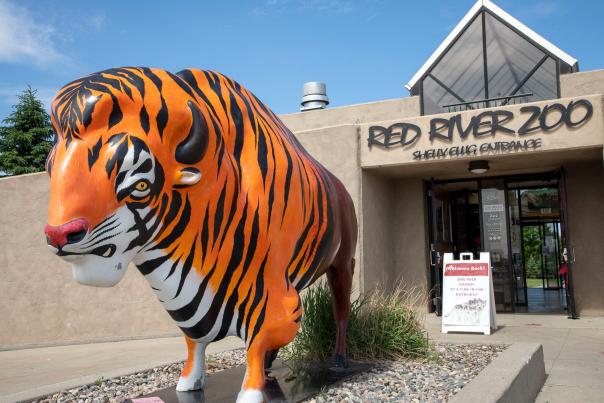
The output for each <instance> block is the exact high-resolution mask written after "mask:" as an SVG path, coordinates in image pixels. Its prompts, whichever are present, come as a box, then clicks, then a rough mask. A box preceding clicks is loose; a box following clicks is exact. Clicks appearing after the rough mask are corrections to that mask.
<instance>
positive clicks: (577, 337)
mask: <svg viewBox="0 0 604 403" xmlns="http://www.w3.org/2000/svg"><path fill="white" fill-rule="evenodd" d="M425 325H426V328H427V330H428V332H429V335H430V337H431V338H432V339H433V340H440V341H446V342H452V343H506V344H507V343H513V342H517V341H530V342H536V343H541V344H542V345H543V353H544V359H545V371H546V372H547V378H546V380H545V385H544V386H543V389H542V390H541V393H540V394H539V396H538V397H537V402H539V403H545V402H551V403H554V402H564V403H567V402H603V401H604V317H584V318H581V319H579V320H570V319H567V318H566V317H565V316H562V315H530V314H526V315H505V314H503V315H502V314H499V315H497V325H498V326H499V329H498V330H497V331H496V332H494V333H493V334H491V335H490V336H484V335H478V334H461V333H456V334H443V333H441V329H440V326H441V322H440V318H438V317H436V316H435V315H433V314H430V315H427V316H426V319H425Z"/></svg>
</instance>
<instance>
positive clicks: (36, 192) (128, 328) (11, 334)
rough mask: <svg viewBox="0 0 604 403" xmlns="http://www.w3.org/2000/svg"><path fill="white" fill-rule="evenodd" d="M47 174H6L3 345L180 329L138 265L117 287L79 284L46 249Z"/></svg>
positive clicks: (0, 286)
mask: <svg viewBox="0 0 604 403" xmlns="http://www.w3.org/2000/svg"><path fill="white" fill-rule="evenodd" d="M48 195H49V180H48V175H46V173H40V174H32V175H22V176H17V177H10V178H3V179H0V199H1V200H2V203H0V245H2V247H1V248H0V268H1V270H2V277H3V278H2V281H0V318H2V325H1V326H0V349H7V348H16V347H19V346H31V345H48V344H67V343H73V342H87V341H95V340H119V339H124V338H132V337H156V336H164V335H176V334H180V331H179V330H178V329H177V328H176V326H175V325H174V323H173V321H172V319H171V318H170V317H169V316H168V314H167V313H166V311H165V310H164V309H163V307H162V306H161V304H160V303H159V302H158V301H157V299H156V298H155V295H153V292H152V291H151V287H149V285H148V284H147V281H146V280H145V279H144V278H143V276H141V275H140V273H138V271H137V270H136V268H135V267H132V266H131V267H129V269H128V273H127V274H126V276H125V277H124V279H123V280H122V281H121V282H120V283H119V284H118V285H117V286H115V287H113V288H95V287H86V286H83V285H80V284H78V283H76V281H75V280H74V279H73V278H72V275H71V269H70V268H69V266H68V265H67V264H66V263H65V262H64V261H63V260H61V259H59V258H58V257H56V256H54V255H53V254H52V253H50V252H49V251H48V250H47V248H46V239H45V236H44V234H43V228H44V225H45V224H46V218H47V204H48Z"/></svg>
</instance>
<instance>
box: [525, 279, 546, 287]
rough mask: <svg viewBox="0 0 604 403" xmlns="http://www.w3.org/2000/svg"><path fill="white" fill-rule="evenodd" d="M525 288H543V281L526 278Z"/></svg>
mask: <svg viewBox="0 0 604 403" xmlns="http://www.w3.org/2000/svg"><path fill="white" fill-rule="evenodd" d="M526 286H527V287H528V288H541V287H543V281H541V279H540V278H527V279H526Z"/></svg>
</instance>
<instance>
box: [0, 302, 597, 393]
mask: <svg viewBox="0 0 604 403" xmlns="http://www.w3.org/2000/svg"><path fill="white" fill-rule="evenodd" d="M497 322H498V325H499V330H497V331H496V332H494V333H493V334H492V335H491V336H483V335H477V334H447V335H445V334H442V333H441V332H440V318H438V317H436V316H435V315H433V314H430V315H426V319H425V325H426V328H427V330H428V332H429V335H430V337H431V338H432V339H433V340H442V341H447V342H452V343H506V344H507V343H512V342H516V341H530V342H537V343H541V344H542V345H543V352H544V356H545V369H546V371H547V373H548V377H547V379H546V381H545V386H544V387H543V389H542V391H541V393H540V395H539V396H538V398H537V402H543V403H545V402H602V401H604V317H594V318H590V317H585V318H582V319H579V320H569V319H566V317H565V316H554V315H497ZM240 347H243V343H242V342H241V341H240V340H239V339H235V338H228V339H225V340H223V341H220V342H217V343H213V344H210V345H209V346H208V350H207V351H208V353H209V354H211V353H214V352H219V351H224V350H230V349H233V348H240ZM185 357H186V347H185V344H184V341H183V339H182V338H181V337H170V338H161V339H148V340H132V341H120V342H113V343H96V344H79V345H72V346H60V347H45V348H32V349H24V350H13V351H2V352H0V402H13V401H18V400H25V399H31V398H34V397H37V396H41V395H45V394H49V393H53V392H56V391H58V390H62V389H68V388H72V387H75V386H79V385H83V384H87V383H92V382H94V381H95V380H97V379H99V378H101V377H104V378H112V377H116V376H120V375H126V374H130V373H133V372H137V371H140V370H144V369H148V368H152V367H154V366H158V365H163V364H167V363H172V362H175V361H181V360H184V359H185Z"/></svg>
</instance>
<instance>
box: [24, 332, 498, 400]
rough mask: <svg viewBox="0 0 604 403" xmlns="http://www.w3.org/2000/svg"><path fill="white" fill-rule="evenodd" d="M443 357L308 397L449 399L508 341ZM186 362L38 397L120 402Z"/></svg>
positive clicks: (214, 358) (216, 362) (384, 368)
mask: <svg viewBox="0 0 604 403" xmlns="http://www.w3.org/2000/svg"><path fill="white" fill-rule="evenodd" d="M435 348H436V350H437V351H438V352H439V353H440V355H441V357H442V360H440V362H437V361H431V362H426V361H422V360H406V361H382V362H379V363H377V365H376V366H375V367H374V368H373V369H371V370H370V371H368V372H366V373H363V374H359V375H357V376H355V377H353V378H351V379H350V380H349V381H345V382H343V383H341V384H339V385H338V386H336V387H333V388H330V389H327V390H325V391H323V392H322V393H320V394H319V395H318V396H316V397H315V398H313V399H310V400H307V401H306V402H308V403H324V402H402V401H404V402H445V401H447V400H448V399H449V398H450V397H451V396H453V395H454V394H455V393H456V392H458V391H459V390H460V389H461V388H462V387H463V386H464V385H465V384H466V383H468V382H469V381H470V380H471V379H472V378H474V377H475V376H476V375H477V374H478V373H479V372H480V371H481V370H482V369H483V368H484V367H486V366H487V365H488V364H489V363H490V362H491V360H492V359H493V358H495V357H496V356H497V355H498V354H499V353H500V352H501V351H503V350H504V349H505V346H501V345H491V344H484V345H476V344H473V345H468V344H437V345H436V346H435ZM206 361H207V373H210V374H211V373H215V372H218V371H222V370H224V369H227V368H231V367H234V366H237V365H241V364H244V363H245V354H244V350H233V351H227V352H223V353H219V354H214V355H211V356H209V357H208V359H207V360H206ZM182 367H183V363H176V364H170V365H165V366H161V367H156V368H153V369H150V370H147V371H144V372H139V373H136V374H132V375H127V376H121V377H119V378H113V379H99V380H97V382H95V383H94V384H91V385H85V386H80V387H78V388H74V389H69V390H65V391H62V392H59V393H55V394H53V395H49V396H46V397H44V398H41V399H37V400H34V402H36V403H37V402H40V403H47V402H78V403H118V402H122V401H124V400H126V399H129V398H132V397H136V396H140V395H144V394H148V393H151V392H153V391H155V390H157V389H163V388H167V387H170V386H175V385H176V383H177V382H178V376H179V374H180V371H181V370H182Z"/></svg>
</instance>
